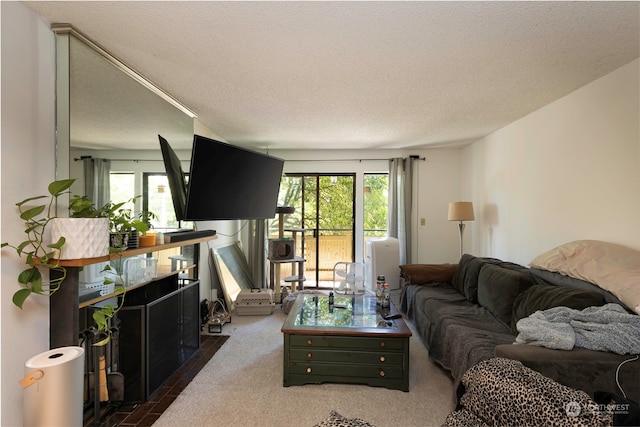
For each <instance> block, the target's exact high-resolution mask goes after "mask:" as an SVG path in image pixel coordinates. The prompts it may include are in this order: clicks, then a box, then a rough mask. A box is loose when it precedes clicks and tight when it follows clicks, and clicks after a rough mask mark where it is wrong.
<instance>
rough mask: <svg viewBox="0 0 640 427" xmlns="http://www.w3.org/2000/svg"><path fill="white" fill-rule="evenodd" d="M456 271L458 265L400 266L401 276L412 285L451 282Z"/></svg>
mask: <svg viewBox="0 0 640 427" xmlns="http://www.w3.org/2000/svg"><path fill="white" fill-rule="evenodd" d="M455 271H456V264H405V265H401V266H400V276H402V277H404V278H405V279H406V280H407V281H408V282H409V283H411V284H412V285H424V284H426V283H434V282H449V281H451V278H452V277H453V274H454V273H455Z"/></svg>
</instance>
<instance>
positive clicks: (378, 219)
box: [363, 173, 389, 247]
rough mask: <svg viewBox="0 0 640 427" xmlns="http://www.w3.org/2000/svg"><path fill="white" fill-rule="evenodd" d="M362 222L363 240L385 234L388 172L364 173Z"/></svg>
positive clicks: (384, 235)
mask: <svg viewBox="0 0 640 427" xmlns="http://www.w3.org/2000/svg"><path fill="white" fill-rule="evenodd" d="M363 185H364V203H363V215H364V218H363V224H364V233H363V236H364V242H365V246H364V247H366V242H367V240H369V239H372V238H377V237H386V236H387V216H388V209H387V205H388V195H389V174H386V173H365V174H364V182H363Z"/></svg>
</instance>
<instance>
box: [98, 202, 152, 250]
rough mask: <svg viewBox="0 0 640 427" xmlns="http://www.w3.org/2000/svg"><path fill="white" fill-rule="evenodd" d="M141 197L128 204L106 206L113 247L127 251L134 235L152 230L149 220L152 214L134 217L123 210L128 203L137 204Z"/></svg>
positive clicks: (109, 204)
mask: <svg viewBox="0 0 640 427" xmlns="http://www.w3.org/2000/svg"><path fill="white" fill-rule="evenodd" d="M139 197H140V196H135V197H133V198H131V199H129V200H127V201H126V202H121V203H108V204H106V205H105V206H104V209H106V210H107V211H108V212H109V230H110V231H111V246H112V247H114V248H119V249H123V250H124V249H126V248H127V247H128V241H129V239H130V238H131V235H132V233H134V232H136V233H146V232H147V231H148V230H149V229H150V228H151V222H150V221H149V219H148V218H150V216H149V215H152V216H153V214H152V213H149V212H147V213H144V212H143V213H140V214H139V215H138V216H136V215H134V213H133V211H132V210H131V209H128V208H123V206H124V205H125V204H127V203H131V202H135V200H136V199H138V198H139Z"/></svg>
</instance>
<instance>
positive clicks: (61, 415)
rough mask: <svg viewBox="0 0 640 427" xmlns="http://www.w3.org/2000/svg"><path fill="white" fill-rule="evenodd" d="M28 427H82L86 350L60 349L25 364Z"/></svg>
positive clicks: (25, 405)
mask: <svg viewBox="0 0 640 427" xmlns="http://www.w3.org/2000/svg"><path fill="white" fill-rule="evenodd" d="M24 374H25V377H24V378H23V379H22V380H20V384H21V385H22V387H23V389H24V394H23V412H24V426H25V427H36V426H37V427H40V426H51V427H54V426H55V427H58V426H64V427H72V426H79V427H81V426H82V404H83V395H84V390H83V387H84V384H83V378H84V349H83V348H82V347H73V346H72V347H60V348H55V349H53V350H48V351H45V352H43V353H40V354H38V355H36V356H33V357H32V358H31V359H29V360H27V361H26V362H25V364H24Z"/></svg>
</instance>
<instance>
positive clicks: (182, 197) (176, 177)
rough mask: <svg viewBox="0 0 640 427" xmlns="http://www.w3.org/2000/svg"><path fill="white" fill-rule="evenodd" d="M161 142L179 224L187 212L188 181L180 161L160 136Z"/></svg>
mask: <svg viewBox="0 0 640 427" xmlns="http://www.w3.org/2000/svg"><path fill="white" fill-rule="evenodd" d="M158 139H159V140H160V150H161V151H162V160H163V161H164V168H165V170H166V172H167V181H168V182H169V191H171V200H172V201H173V209H174V211H175V213H176V219H177V220H178V223H179V222H180V221H184V219H185V210H186V207H187V180H186V176H185V174H184V171H183V170H182V165H181V164H180V159H179V158H178V156H177V155H176V153H175V151H173V149H172V148H171V146H170V145H169V143H168V142H167V140H166V139H164V138H163V137H162V136H160V135H158Z"/></svg>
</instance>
